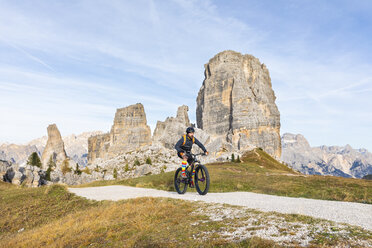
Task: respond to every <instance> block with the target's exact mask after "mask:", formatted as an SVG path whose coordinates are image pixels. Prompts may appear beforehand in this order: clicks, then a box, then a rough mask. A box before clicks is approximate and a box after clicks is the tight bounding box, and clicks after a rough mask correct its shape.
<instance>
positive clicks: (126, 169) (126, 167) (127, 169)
mask: <svg viewBox="0 0 372 248" xmlns="http://www.w3.org/2000/svg"><path fill="white" fill-rule="evenodd" d="M124 171H125V172H128V171H129V165H128V164H126V165H125V167H124Z"/></svg>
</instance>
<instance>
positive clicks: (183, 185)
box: [174, 168, 190, 194]
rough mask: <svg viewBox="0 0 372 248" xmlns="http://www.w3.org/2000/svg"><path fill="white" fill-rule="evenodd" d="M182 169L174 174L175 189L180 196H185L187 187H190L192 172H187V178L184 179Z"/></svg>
mask: <svg viewBox="0 0 372 248" xmlns="http://www.w3.org/2000/svg"><path fill="white" fill-rule="evenodd" d="M181 173H182V168H178V169H177V170H176V173H175V174H174V188H175V189H176V191H177V192H178V194H185V193H186V191H187V185H188V181H189V180H188V178H189V174H190V172H189V171H188V170H186V176H187V178H182V176H181Z"/></svg>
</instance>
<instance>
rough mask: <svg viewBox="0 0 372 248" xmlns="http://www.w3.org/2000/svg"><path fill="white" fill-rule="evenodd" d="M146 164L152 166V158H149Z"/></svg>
mask: <svg viewBox="0 0 372 248" xmlns="http://www.w3.org/2000/svg"><path fill="white" fill-rule="evenodd" d="M146 164H150V165H152V161H151V158H149V157H148V158H147V159H146Z"/></svg>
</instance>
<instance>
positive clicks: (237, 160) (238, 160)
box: [235, 155, 241, 163]
mask: <svg viewBox="0 0 372 248" xmlns="http://www.w3.org/2000/svg"><path fill="white" fill-rule="evenodd" d="M240 162H241V161H240V157H239V155H238V158H237V159H236V161H235V163H240Z"/></svg>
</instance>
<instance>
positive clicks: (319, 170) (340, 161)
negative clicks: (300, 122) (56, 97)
mask: <svg viewBox="0 0 372 248" xmlns="http://www.w3.org/2000/svg"><path fill="white" fill-rule="evenodd" d="M282 146H283V147H282V150H283V153H282V157H281V159H282V160H283V161H284V162H286V163H288V164H289V166H291V167H292V168H294V169H296V170H298V171H300V172H302V173H304V174H317V175H331V176H342V177H356V178H362V177H363V176H365V175H368V174H372V153H370V152H368V151H367V150H366V149H353V148H352V147H351V146H350V145H346V146H343V147H341V146H319V147H311V146H310V144H309V142H308V141H307V140H306V139H305V137H304V136H303V135H301V134H290V133H285V134H283V136H282Z"/></svg>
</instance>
